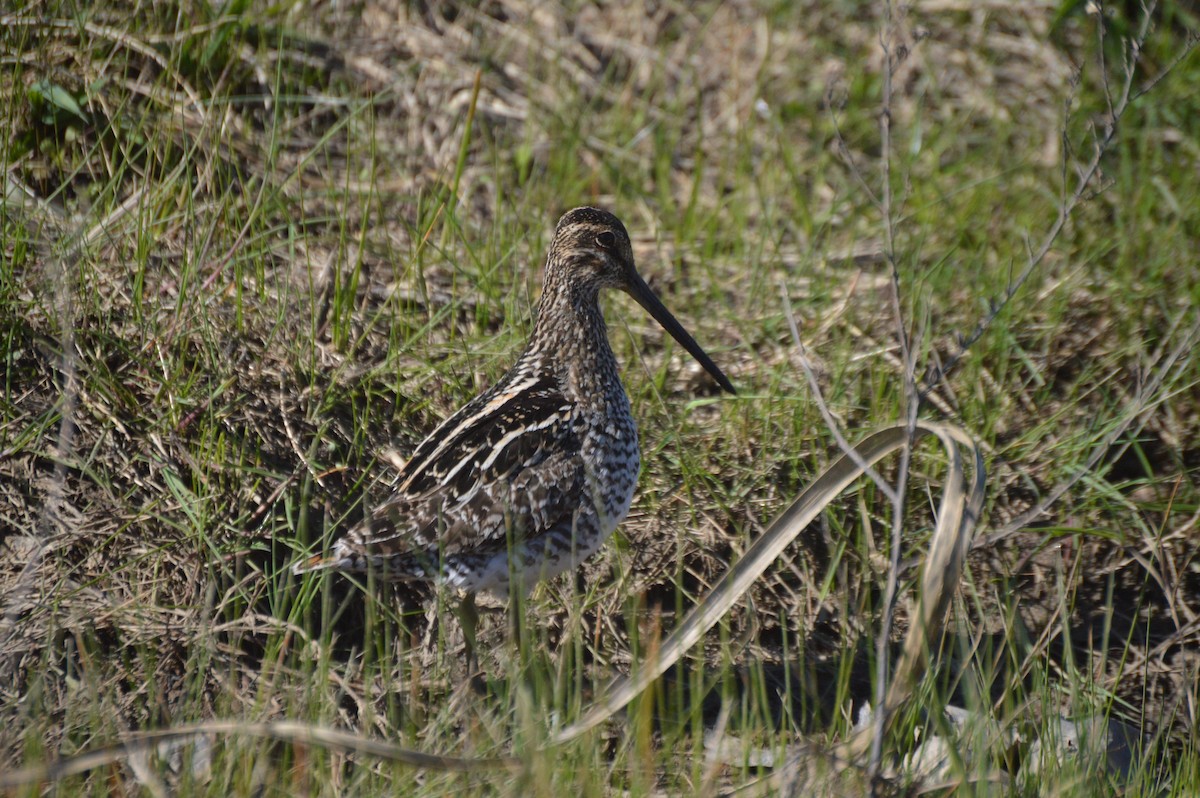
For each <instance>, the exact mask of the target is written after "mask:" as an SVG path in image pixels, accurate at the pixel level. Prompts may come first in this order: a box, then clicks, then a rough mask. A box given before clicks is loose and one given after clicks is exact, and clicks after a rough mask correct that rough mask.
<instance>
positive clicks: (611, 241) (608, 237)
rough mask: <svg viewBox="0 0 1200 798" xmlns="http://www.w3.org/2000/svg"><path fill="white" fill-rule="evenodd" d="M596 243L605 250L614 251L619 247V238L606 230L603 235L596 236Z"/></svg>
mask: <svg viewBox="0 0 1200 798" xmlns="http://www.w3.org/2000/svg"><path fill="white" fill-rule="evenodd" d="M596 243H597V244H599V245H600V246H602V247H604V248H605V249H612V248H613V247H615V246H616V245H617V237H616V236H615V235H613V234H612V231H611V230H605V231H604V232H603V233H601V234H600V235H598V236H596Z"/></svg>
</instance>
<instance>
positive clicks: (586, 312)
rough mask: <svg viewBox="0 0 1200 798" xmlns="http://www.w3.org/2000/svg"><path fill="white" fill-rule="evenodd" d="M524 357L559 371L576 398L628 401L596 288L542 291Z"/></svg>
mask: <svg viewBox="0 0 1200 798" xmlns="http://www.w3.org/2000/svg"><path fill="white" fill-rule="evenodd" d="M525 357H528V358H532V359H534V360H537V361H538V362H539V363H540V365H541V366H542V367H544V368H547V369H549V370H551V371H553V372H554V373H555V374H556V375H558V377H559V379H560V380H561V381H562V383H563V385H564V388H565V389H566V390H568V391H570V392H571V393H572V394H573V398H574V399H575V400H576V401H578V402H580V403H581V404H586V405H595V406H598V407H599V406H602V405H607V404H611V403H613V402H624V403H626V404H627V403H628V399H626V397H625V389H624V388H623V387H622V385H621V381H620V371H619V369H618V367H617V359H616V356H615V355H613V351H612V346H611V345H610V344H609V342H608V330H607V328H606V327H605V325H604V315H603V314H602V313H601V311H600V303H599V301H598V296H597V293H596V291H595V290H592V291H576V292H572V291H569V290H568V291H561V292H552V293H551V292H543V295H542V300H541V303H540V304H539V306H538V315H537V322H536V323H535V324H534V331H533V335H532V336H531V338H530V342H529V347H528V348H527V349H526V351H525Z"/></svg>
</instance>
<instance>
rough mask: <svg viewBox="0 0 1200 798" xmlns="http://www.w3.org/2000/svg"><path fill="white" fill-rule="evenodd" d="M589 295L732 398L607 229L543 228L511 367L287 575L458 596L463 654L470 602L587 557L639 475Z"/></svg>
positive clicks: (565, 222) (587, 223) (626, 245)
mask: <svg viewBox="0 0 1200 798" xmlns="http://www.w3.org/2000/svg"><path fill="white" fill-rule="evenodd" d="M602 288H617V289H620V290H622V291H625V292H627V293H628V294H630V295H631V296H632V297H633V298H634V299H635V300H637V302H638V303H639V304H640V305H641V306H642V307H643V308H645V309H646V310H647V311H648V312H649V313H650V315H651V316H653V317H654V318H655V319H656V320H657V321H658V323H659V324H661V325H662V326H663V327H664V328H665V329H666V331H667V332H669V333H670V334H671V335H672V336H673V337H674V338H675V340H676V341H678V342H679V343H680V344H682V345H683V347H684V348H685V349H686V350H687V351H688V352H690V353H691V355H692V356H693V357H694V358H696V360H698V361H699V362H700V364H701V365H702V366H704V368H705V369H706V370H707V371H708V373H709V374H711V375H712V376H713V378H714V379H715V380H716V381H717V384H718V385H720V386H721V387H722V388H723V389H725V390H726V391H729V392H730V393H733V392H734V389H733V386H732V385H731V384H730V382H729V380H728V379H727V378H726V377H725V375H724V374H723V373H722V372H721V370H720V369H719V368H717V366H716V364H715V363H713V362H712V360H711V359H710V358H709V357H708V355H707V354H705V352H704V350H703V349H701V348H700V346H699V344H697V343H696V341H695V340H694V339H693V338H692V337H691V336H690V335H689V334H688V333H687V331H685V330H684V329H683V327H682V326H681V325H680V324H679V322H678V321H676V320H675V317H674V316H672V315H671V313H670V312H669V311H668V310H667V309H666V307H664V306H663V304H662V303H661V302H660V301H659V300H658V298H657V297H656V296H655V295H654V294H653V292H651V290H650V288H649V286H647V285H646V283H645V281H644V280H643V279H642V278H641V276H640V275H639V274H638V273H637V270H636V269H635V267H634V263H633V248H632V247H631V245H630V242H629V234H628V233H627V232H626V231H625V226H624V225H623V224H621V222H620V220H619V219H617V217H615V216H613V215H612V214H611V213H608V212H606V211H602V210H597V209H595V208H576V209H575V210H572V211H570V212H568V213H567V214H565V215H564V216H563V217H562V219H560V220H559V222H558V227H557V228H556V229H555V232H554V241H553V244H552V245H551V247H550V252H549V255H548V256H547V259H546V275H545V283H544V286H543V289H542V298H541V302H540V304H539V308H538V313H537V321H536V323H535V326H534V330H533V335H532V336H530V339H529V343H528V345H527V346H526V347H525V351H524V352H523V353H522V354H521V357H520V358H519V359H518V360H517V362H516V365H514V366H513V367H512V369H510V370H509V372H508V373H507V374H506V375H505V376H504V378H503V379H502V380H500V382H498V383H497V384H496V385H493V386H492V387H491V389H489V390H488V391H486V392H484V393H483V394H481V395H479V396H478V397H476V398H475V399H474V400H472V401H471V402H470V403H468V404H467V405H466V406H464V407H463V408H462V409H461V410H459V411H458V412H457V413H455V414H454V415H452V416H451V417H450V418H448V419H446V421H444V422H443V423H442V424H441V425H440V426H438V428H437V429H435V430H434V431H433V432H432V433H430V434H429V436H428V437H427V438H425V440H424V441H423V442H422V443H421V444H420V446H418V447H417V450H416V452H414V453H413V456H412V458H411V459H410V460H409V461H408V462H407V464H405V466H404V468H403V470H402V471H401V472H400V476H399V479H398V481H397V487H396V490H395V495H394V496H392V497H391V498H390V499H388V500H387V501H386V502H384V503H383V504H381V505H380V506H379V507H377V508H376V509H375V510H374V511H373V512H372V513H371V515H370V517H369V518H368V519H366V520H365V521H363V522H362V523H360V524H358V525H357V526H355V527H354V528H352V529H350V530H349V531H348V532H347V533H346V535H345V536H344V537H342V538H341V539H340V540H338V541H337V542H336V543H334V545H333V549H332V551H331V552H330V553H329V555H328V556H316V557H311V558H309V559H307V560H305V561H301V562H300V563H297V565H296V566H295V568H294V570H295V571H296V573H303V572H306V571H314V570H319V569H323V568H333V569H337V570H340V571H346V572H358V573H365V572H367V571H372V572H374V574H375V576H376V577H377V578H380V579H391V580H425V581H431V582H436V583H441V584H445V585H449V586H451V587H454V588H458V589H460V590H462V591H463V592H464V593H465V594H466V599H465V600H464V603H463V608H462V609H463V612H461V613H460V615H461V617H462V620H463V626H464V632H465V633H466V636H467V643H468V646H469V647H470V646H473V642H474V641H473V638H474V617H475V616H474V604H473V598H474V594H475V593H476V592H477V591H481V590H483V591H489V592H491V593H494V594H497V595H499V596H501V597H503V596H505V595H506V594H507V593H508V592H509V591H510V590H512V589H514V588H516V589H519V590H522V591H526V590H528V589H529V588H531V587H532V586H533V585H534V584H535V583H536V582H538V581H540V580H542V579H549V578H551V577H553V576H555V575H557V574H559V573H562V572H563V571H565V570H567V569H569V568H573V567H575V566H576V565H577V564H579V563H581V562H582V561H583V560H585V559H586V558H588V557H589V556H591V555H592V554H593V553H594V552H595V551H596V550H597V549H599V548H600V546H601V545H602V544H603V543H604V541H605V540H607V539H608V537H609V536H610V535H611V534H612V532H613V530H614V529H615V528H616V527H617V524H619V523H620V522H621V520H622V519H624V517H625V515H626V513H628V512H629V505H630V503H631V501H632V500H633V490H634V485H635V483H636V482H637V476H638V468H639V466H640V453H639V451H638V436H637V427H636V425H635V424H634V420H633V416H632V415H631V414H630V410H629V398H628V397H627V396H626V394H625V389H624V387H623V386H622V385H621V380H620V376H619V374H618V371H617V361H616V358H615V357H614V356H613V351H612V348H611V347H610V346H609V343H608V334H607V331H606V329H605V326H604V317H603V316H602V314H601V312H600V305H599V293H600V289H602ZM514 580H515V583H514Z"/></svg>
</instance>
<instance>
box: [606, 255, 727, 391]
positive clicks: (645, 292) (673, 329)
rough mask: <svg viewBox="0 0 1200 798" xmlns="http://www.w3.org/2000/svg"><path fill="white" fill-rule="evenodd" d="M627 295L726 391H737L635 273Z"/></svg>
mask: <svg viewBox="0 0 1200 798" xmlns="http://www.w3.org/2000/svg"><path fill="white" fill-rule="evenodd" d="M629 295H630V296H632V297H633V298H634V299H636V300H637V303H638V304H639V305H641V306H642V307H644V308H645V309H646V312H647V313H649V314H650V315H651V316H653V317H654V320H655V321H657V322H658V323H659V324H661V325H662V327H663V329H664V330H666V331H667V332H669V333H670V334H671V337H672V338H674V339H675V340H676V341H678V342H679V343H680V345H682V346H683V348H684V349H686V350H687V351H688V353H689V354H691V356H692V357H694V358H696V361H697V362H698V363H699V364H700V365H701V366H704V370H705V371H707V372H708V373H709V374H711V375H712V376H713V379H714V380H716V381H717V385H720V386H721V387H722V388H724V389H725V390H726V391H728V392H729V393H732V394H736V393H737V391H735V390H734V388H733V383H731V382H730V381H729V378H728V377H726V376H725V372H723V371H721V369H719V368H717V364H716V363H714V362H713V361H712V358H710V357H709V356H708V353H707V352H705V351H704V350H703V349H701V348H700V344H698V343H696V339H695V338H692V336H691V335H689V334H688V331H687V330H685V329H683V325H682V324H680V323H679V322H678V321H676V319H675V317H674V316H672V315H671V311H669V310H667V307H666V305H664V304H663V303H662V302H660V301H659V299H658V297H656V296H655V295H654V292H653V291H651V290H650V286H648V285H646V281H645V280H643V279H642V278H641V276H640V275H638V274H637V273H636V272H635V273H634V274H633V275H632V280H631V284H630V288H629Z"/></svg>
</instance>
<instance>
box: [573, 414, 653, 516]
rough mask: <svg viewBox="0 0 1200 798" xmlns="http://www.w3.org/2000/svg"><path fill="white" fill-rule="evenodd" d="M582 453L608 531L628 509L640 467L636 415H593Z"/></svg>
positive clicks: (595, 503) (594, 495) (591, 490)
mask: <svg viewBox="0 0 1200 798" xmlns="http://www.w3.org/2000/svg"><path fill="white" fill-rule="evenodd" d="M582 454H583V461H584V468H585V470H586V472H587V481H588V485H589V488H590V492H591V494H592V503H593V505H594V506H595V508H596V512H597V515H599V516H600V526H601V529H602V530H603V532H604V534H606V535H607V534H608V533H610V532H612V530H613V529H615V528H616V526H617V524H619V523H621V521H622V520H623V519H624V518H625V516H626V515H627V514H628V513H629V507H630V505H631V504H632V503H633V492H634V488H635V487H636V486H637V477H638V470H639V469H640V468H641V454H640V452H639V450H638V435H637V425H636V424H635V423H634V421H633V417H632V416H631V415H629V414H628V413H616V414H606V415H605V416H603V417H602V418H597V419H594V420H593V422H592V423H590V424H589V425H588V429H587V432H586V433H585V434H584V436H583V447H582Z"/></svg>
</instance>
